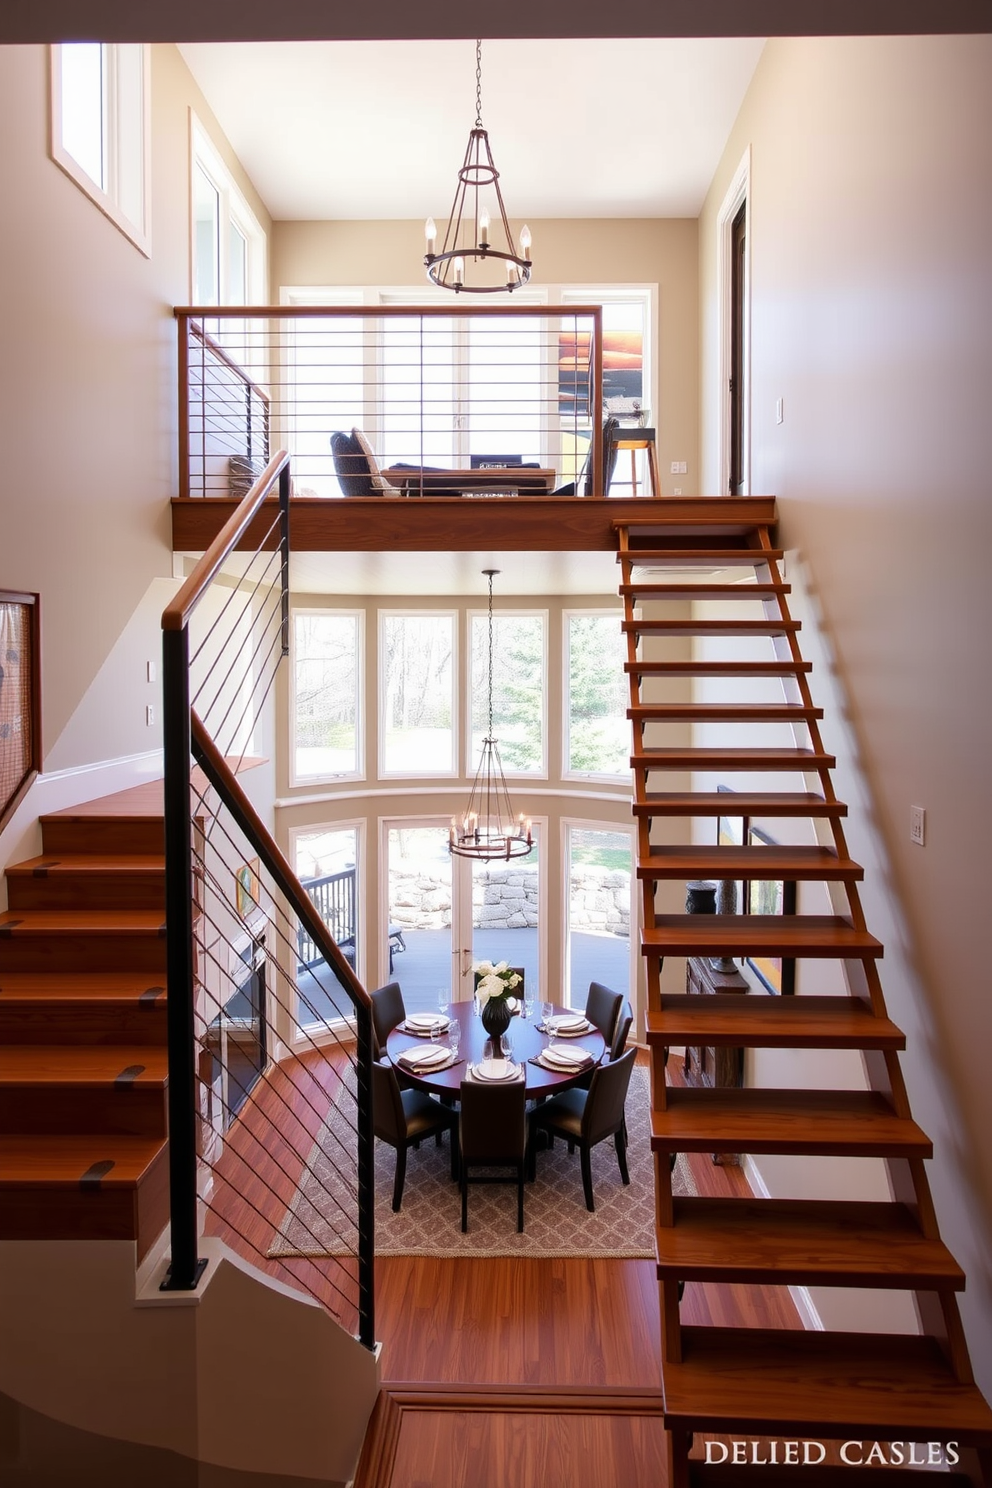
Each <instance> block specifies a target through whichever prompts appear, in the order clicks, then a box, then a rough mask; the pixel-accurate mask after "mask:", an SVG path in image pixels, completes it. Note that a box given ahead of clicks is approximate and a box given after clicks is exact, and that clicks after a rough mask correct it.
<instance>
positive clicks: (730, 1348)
mask: <svg viewBox="0 0 992 1488" xmlns="http://www.w3.org/2000/svg"><path fill="white" fill-rule="evenodd" d="M662 1395H663V1401H664V1411H665V1425H666V1427H667V1428H668V1429H669V1430H671V1429H673V1428H679V1429H686V1430H690V1431H697V1430H698V1431H703V1430H704V1431H706V1432H707V1433H709V1434H711V1435H712V1434H716V1433H721V1434H726V1433H728V1432H729V1433H738V1432H739V1433H742V1434H745V1433H746V1434H748V1435H761V1436H769V1435H772V1436H774V1435H788V1436H809V1437H815V1438H830V1437H850V1438H855V1439H859V1440H860V1439H866V1440H871V1441H876V1440H880V1441H891V1440H906V1439H907V1438H908V1439H910V1440H913V1439H918V1438H920V1437H923V1439H924V1440H932V1441H941V1440H945V1441H946V1440H950V1441H960V1442H962V1443H964V1444H971V1445H983V1444H985V1443H987V1442H988V1441H989V1440H990V1439H992V1410H990V1409H989V1406H988V1405H987V1403H986V1402H985V1400H984V1399H983V1397H982V1395H981V1392H980V1391H979V1390H978V1389H977V1388H976V1387H975V1386H974V1385H967V1384H961V1383H960V1382H959V1381H958V1380H956V1379H955V1378H954V1375H953V1374H952V1372H951V1369H950V1367H949V1365H948V1364H947V1362H946V1360H945V1358H944V1356H943V1354H942V1353H941V1350H940V1348H939V1347H938V1345H937V1343H936V1342H935V1340H933V1339H931V1338H924V1337H919V1336H917V1335H912V1334H861V1333H832V1332H820V1331H812V1330H810V1331H806V1330H802V1329H795V1330H790V1331H779V1332H777V1331H774V1330H772V1329H763V1328H750V1329H748V1330H747V1331H746V1333H743V1334H742V1332H741V1330H740V1329H737V1328H716V1327H712V1328H711V1327H702V1328H699V1327H689V1328H683V1329H682V1360H681V1362H678V1363H675V1362H672V1361H666V1363H665V1365H664V1369H663V1380H662ZM768 1476H769V1475H768V1474H766V1481H767V1479H768ZM813 1481H815V1476H814V1479H813Z"/></svg>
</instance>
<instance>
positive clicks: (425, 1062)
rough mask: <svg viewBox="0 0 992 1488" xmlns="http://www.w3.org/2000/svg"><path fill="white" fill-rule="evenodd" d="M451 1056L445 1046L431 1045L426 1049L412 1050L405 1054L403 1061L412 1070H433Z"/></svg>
mask: <svg viewBox="0 0 992 1488" xmlns="http://www.w3.org/2000/svg"><path fill="white" fill-rule="evenodd" d="M450 1054H451V1050H450V1049H446V1048H445V1047H444V1045H443V1044H430V1045H428V1047H427V1048H426V1049H410V1050H408V1051H407V1052H406V1053H404V1054H403V1056H402V1057H403V1059H405V1060H406V1063H407V1064H408V1065H409V1066H410V1068H411V1069H418V1070H422V1069H432V1068H433V1067H434V1065H435V1064H440V1063H441V1061H442V1060H444V1059H447V1058H448V1057H449V1056H450Z"/></svg>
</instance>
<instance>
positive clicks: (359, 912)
mask: <svg viewBox="0 0 992 1488" xmlns="http://www.w3.org/2000/svg"><path fill="white" fill-rule="evenodd" d="M349 828H354V831H355V851H356V863H355V919H356V921H357V923H358V937H357V940H356V943H355V975H356V976H357V977H358V979H359V981H360V982H362V983H363V984H364V982H365V981H366V977H365V966H366V962H367V959H368V945H369V936H368V928H369V920H368V916H367V913H366V910H367V895H366V892H365V881H366V873H365V843H366V838H367V829H368V818H367V817H364V816H356V817H355V818H354V819H349V820H345V819H342V820H340V821H338V820H334V821H329V822H314V823H313V824H311V825H308V826H305V827H290V829H289V860H290V863H291V864H292V868H293V872H294V873H296V871H297V870H296V843H297V841H298V839H299V838H300V837H315V836H316V835H317V833H318V832H346V831H348V830H349ZM297 877H299V874H297ZM293 970H294V973H295V970H296V967H295V964H294V967H293ZM293 980H294V983H295V975H294V978H293ZM298 1011H299V1009H298V1007H297V1008H293V1009H292V1012H291V1014H290V1010H288V1009H279V1019H280V1021H281V1022H284V1023H286V1024H288V1029H287V1030H286V1031H288V1032H289V1035H290V1036H289V1038H288V1039H287V1038H286V1037H285V1036H284V1032H281V1031H280V1030H279V1029H278V1028H277V1032H278V1033H279V1036H280V1038H281V1039H282V1042H283V1044H284V1045H285V1046H286V1048H288V1049H298V1048H302V1047H304V1046H305V1047H307V1048H312V1047H313V1046H314V1045H317V1047H318V1048H319V1047H321V1046H323V1045H324V1044H329V1043H332V1042H333V1043H335V1044H336V1043H337V1041H338V1039H339V1038H340V1037H341V1036H342V1034H344V1035H345V1036H351V1035H354V1034H356V1033H357V1023H356V1020H355V1018H354V1017H345V1018H333V1019H332V1020H331V1021H330V1022H329V1023H320V1022H314V1023H306V1024H300V1023H299V1020H298ZM324 1028H326V1029H327V1032H326V1033H322V1032H321V1030H322V1029H324Z"/></svg>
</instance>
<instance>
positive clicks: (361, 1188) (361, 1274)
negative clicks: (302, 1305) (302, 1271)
mask: <svg viewBox="0 0 992 1488" xmlns="http://www.w3.org/2000/svg"><path fill="white" fill-rule="evenodd" d="M355 1021H356V1025H357V1035H358V1175H357V1176H358V1341H359V1343H361V1344H364V1346H365V1347H366V1348H367V1349H373V1348H375V1135H374V1132H373V1127H372V1058H373V1055H372V1012H371V1009H370V1008H369V1007H366V1006H364V1005H361V1004H360V1005H359V1006H357V1007H356V1009H355Z"/></svg>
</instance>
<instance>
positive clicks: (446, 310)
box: [173, 303, 603, 336]
mask: <svg viewBox="0 0 992 1488" xmlns="http://www.w3.org/2000/svg"><path fill="white" fill-rule="evenodd" d="M173 314H174V315H175V317H176V319H177V320H187V319H192V318H193V317H194V316H203V317H205V318H206V319H208V320H250V319H252V317H257V318H260V319H261V318H264V319H268V320H307V319H310V318H313V317H315V316H320V315H347V316H351V317H352V318H353V319H358V320H377V319H383V320H389V319H392V318H397V319H406V320H410V319H411V318H412V317H418V316H425V317H428V318H431V317H433V318H440V319H451V318H452V317H453V316H454V317H456V318H461V319H465V320H468V319H470V318H471V317H473V316H478V315H482V316H496V317H498V318H501V319H506V317H507V316H508V315H509V316H511V317H512V318H514V319H517V318H519V317H522V316H532V317H534V318H535V319H538V320H541V319H545V318H547V319H552V318H553V317H555V316H561V317H563V318H565V319H568V320H571V319H573V318H576V319H578V318H582V317H586V316H589V317H591V318H592V319H593V320H594V321H595V325H596V332H597V336H598V334H599V330H600V328H601V325H602V319H603V307H602V306H601V305H518V304H512V305H474V304H471V305H470V304H462V303H451V304H445V305H436V304H431V305H415V304H411V305H177V306H176V307H175V309H174V310H173Z"/></svg>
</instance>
